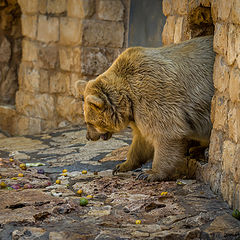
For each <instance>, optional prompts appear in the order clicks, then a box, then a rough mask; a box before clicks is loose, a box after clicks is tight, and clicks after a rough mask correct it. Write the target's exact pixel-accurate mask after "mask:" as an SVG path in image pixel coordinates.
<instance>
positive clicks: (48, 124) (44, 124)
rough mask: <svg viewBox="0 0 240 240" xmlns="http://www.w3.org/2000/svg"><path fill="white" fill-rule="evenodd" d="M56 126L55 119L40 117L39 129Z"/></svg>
mask: <svg viewBox="0 0 240 240" xmlns="http://www.w3.org/2000/svg"><path fill="white" fill-rule="evenodd" d="M57 126H58V124H57V119H51V120H50V121H48V120H43V119H41V131H48V132H49V130H51V129H56V128H57Z"/></svg>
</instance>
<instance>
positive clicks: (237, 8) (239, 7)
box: [229, 0, 240, 24]
mask: <svg viewBox="0 0 240 240" xmlns="http://www.w3.org/2000/svg"><path fill="white" fill-rule="evenodd" d="M232 1H233V5H232V12H231V18H232V22H233V23H235V24H240V1H239V0H232ZM232 1H229V2H232Z"/></svg>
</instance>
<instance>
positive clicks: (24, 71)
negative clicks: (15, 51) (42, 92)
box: [19, 63, 40, 92]
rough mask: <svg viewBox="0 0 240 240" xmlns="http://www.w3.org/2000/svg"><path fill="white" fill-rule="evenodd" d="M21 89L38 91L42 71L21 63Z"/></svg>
mask: <svg viewBox="0 0 240 240" xmlns="http://www.w3.org/2000/svg"><path fill="white" fill-rule="evenodd" d="M19 83H20V89H24V91H29V92H38V91H39V85H40V73H39V70H38V69H36V68H32V67H29V66H28V65H25V64H23V63H22V64H21V65H20V69H19Z"/></svg>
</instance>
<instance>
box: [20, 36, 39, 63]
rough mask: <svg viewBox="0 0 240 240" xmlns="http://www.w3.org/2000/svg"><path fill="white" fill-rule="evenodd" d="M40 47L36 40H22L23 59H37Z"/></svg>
mask: <svg viewBox="0 0 240 240" xmlns="http://www.w3.org/2000/svg"><path fill="white" fill-rule="evenodd" d="M37 58H38V47H37V46H36V43H35V42H32V41H29V40H26V39H24V40H23V41H22V61H29V62H32V61H37Z"/></svg>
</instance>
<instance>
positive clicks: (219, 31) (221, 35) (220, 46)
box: [213, 23, 228, 55]
mask: <svg viewBox="0 0 240 240" xmlns="http://www.w3.org/2000/svg"><path fill="white" fill-rule="evenodd" d="M227 32H228V29H227V25H226V24H221V23H216V24H215V33H214V40H213V48H214V51H215V52H216V53H219V54H221V55H225V53H226V51H227Z"/></svg>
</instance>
